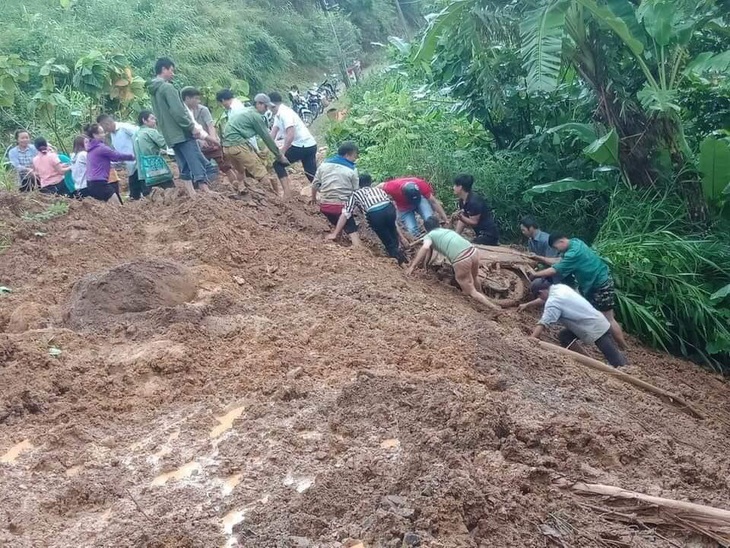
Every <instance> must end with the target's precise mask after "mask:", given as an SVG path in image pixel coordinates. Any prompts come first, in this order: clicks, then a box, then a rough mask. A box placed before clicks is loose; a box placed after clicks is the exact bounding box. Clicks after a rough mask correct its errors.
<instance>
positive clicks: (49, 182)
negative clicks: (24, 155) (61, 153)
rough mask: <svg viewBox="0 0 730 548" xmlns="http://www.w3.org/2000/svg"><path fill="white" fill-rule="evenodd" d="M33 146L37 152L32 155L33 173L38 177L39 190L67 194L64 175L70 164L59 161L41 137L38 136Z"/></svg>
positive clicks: (45, 192) (46, 192)
mask: <svg viewBox="0 0 730 548" xmlns="http://www.w3.org/2000/svg"><path fill="white" fill-rule="evenodd" d="M34 146H35V149H36V150H37V151H38V154H36V155H35V156H34V157H33V173H35V174H36V176H37V177H38V181H39V182H40V188H41V192H43V193H44V194H59V195H61V196H67V195H68V190H67V189H66V182H65V181H64V176H65V174H66V172H67V171H70V170H71V166H70V165H68V164H64V163H63V162H62V161H61V159H60V158H59V157H58V154H56V152H55V151H54V150H53V149H52V148H51V147H50V146H49V144H48V141H46V140H45V139H44V138H43V137H38V138H37V139H36V140H35V143H34Z"/></svg>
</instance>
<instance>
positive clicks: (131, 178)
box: [96, 114, 149, 200]
mask: <svg viewBox="0 0 730 548" xmlns="http://www.w3.org/2000/svg"><path fill="white" fill-rule="evenodd" d="M96 123H97V124H99V125H101V127H103V128H104V132H105V133H106V134H107V136H108V137H109V139H110V141H111V144H112V148H113V149H114V150H116V151H117V152H121V153H122V154H132V155H133V154H134V135H135V134H136V133H137V129H138V128H137V126H135V125H134V124H129V123H127V122H117V121H116V120H114V117H113V116H111V115H109V114H101V115H100V116H98V117H97V118H96ZM124 167H125V168H126V170H127V181H128V184H129V199H130V200H139V199H141V198H142V196H147V195H148V194H149V190H148V189H147V188H146V187H145V186H144V185H143V184H140V182H139V176H138V174H137V163H136V162H125V163H124Z"/></svg>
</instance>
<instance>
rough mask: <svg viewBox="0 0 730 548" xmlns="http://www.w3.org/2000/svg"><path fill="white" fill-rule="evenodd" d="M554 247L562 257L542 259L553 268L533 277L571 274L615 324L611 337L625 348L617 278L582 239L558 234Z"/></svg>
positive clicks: (550, 241) (597, 307) (579, 287)
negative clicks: (619, 319)
mask: <svg viewBox="0 0 730 548" xmlns="http://www.w3.org/2000/svg"><path fill="white" fill-rule="evenodd" d="M548 243H549V244H550V247H552V248H554V249H555V250H556V251H558V253H560V254H561V256H559V257H554V258H550V257H539V258H538V260H539V261H540V262H544V263H546V264H550V265H552V266H551V267H550V268H546V269H544V270H540V271H538V272H535V273H531V274H530V277H531V278H532V279H535V278H552V277H554V276H555V275H560V276H561V277H562V278H563V279H565V278H566V277H567V276H570V275H571V274H572V275H573V276H574V277H575V280H576V282H577V283H578V289H579V290H580V292H581V294H582V295H583V296H584V297H585V298H586V299H587V300H588V302H589V303H591V304H592V305H593V306H594V307H595V308H596V310H598V311H600V312H602V313H603V315H604V316H605V317H606V319H607V320H608V322H609V324H610V325H611V334H612V335H613V337H614V339H616V342H617V343H618V345H619V347H621V348H622V349H624V348H626V340H625V339H624V333H623V330H622V329H621V326H620V325H619V323H618V322H617V321H616V318H615V317H614V313H613V308H614V306H615V304H616V290H615V288H614V283H613V278H611V273H610V271H609V270H608V266H607V265H606V263H605V262H604V261H603V259H601V257H599V256H598V254H597V253H596V252H595V251H593V250H592V249H591V248H590V247H588V246H587V245H586V244H585V242H583V241H582V240H579V239H578V238H568V237H567V236H566V235H565V234H561V233H554V234H551V235H550V238H549V240H548Z"/></svg>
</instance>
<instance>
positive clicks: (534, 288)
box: [530, 278, 552, 297]
mask: <svg viewBox="0 0 730 548" xmlns="http://www.w3.org/2000/svg"><path fill="white" fill-rule="evenodd" d="M551 285H552V284H551V283H550V281H549V280H546V279H545V278H537V279H535V280H532V283H530V291H531V292H532V294H533V295H534V296H535V297H537V296H538V295H539V294H540V291H543V290H544V291H547V290H548V289H550V286H551Z"/></svg>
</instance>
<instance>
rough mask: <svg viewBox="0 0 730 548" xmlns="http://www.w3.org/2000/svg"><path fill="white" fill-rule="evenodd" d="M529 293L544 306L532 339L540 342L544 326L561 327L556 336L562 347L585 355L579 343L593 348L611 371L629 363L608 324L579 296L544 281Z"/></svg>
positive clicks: (572, 290) (565, 287) (560, 285)
mask: <svg viewBox="0 0 730 548" xmlns="http://www.w3.org/2000/svg"><path fill="white" fill-rule="evenodd" d="M532 291H533V293H534V294H535V296H536V297H537V298H539V299H540V300H542V301H543V302H544V303H545V309H544V310H543V313H542V317H541V318H540V321H539V322H538V324H537V327H535V330H534V331H533V332H532V336H533V337H535V338H536V339H539V338H540V335H542V332H543V331H544V330H545V328H546V327H547V326H549V325H552V324H554V323H560V324H562V325H564V326H565V327H566V329H563V330H562V331H561V332H560V334H559V335H558V337H559V339H560V344H561V345H562V346H564V347H566V348H570V349H571V350H574V351H575V352H580V353H581V354H585V351H584V350H583V349H582V348H581V346H580V344H579V343H578V340H580V341H582V342H584V343H586V344H595V345H596V346H597V347H598V349H599V350H600V351H601V352H602V353H603V355H604V356H605V357H606V360H608V363H609V364H610V365H613V366H614V367H621V366H623V365H626V364H627V363H628V362H627V361H626V357H625V356H624V355H623V354H622V353H621V351H620V350H619V349H618V346H617V344H616V341H615V340H614V338H613V336H612V335H611V331H610V328H611V324H610V323H608V320H607V319H606V317H605V316H604V315H603V314H602V313H601V312H599V311H598V310H596V309H595V308H593V305H591V303H589V302H588V301H587V300H586V299H584V298H583V297H582V296H581V295H580V293H578V292H577V291H575V290H574V289H573V288H571V287H570V286H567V285H564V284H554V285H551V284H550V282H548V281H547V280H542V282H541V283H535V284H533V285H532Z"/></svg>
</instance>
